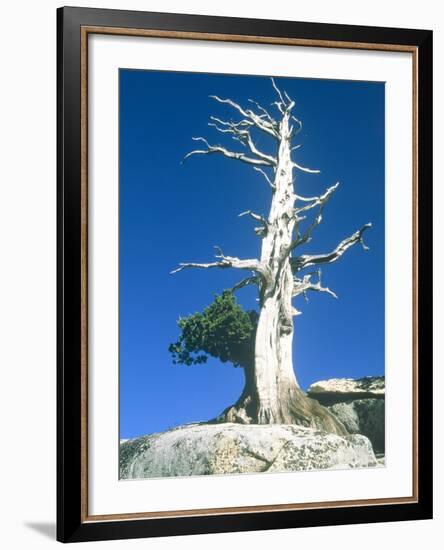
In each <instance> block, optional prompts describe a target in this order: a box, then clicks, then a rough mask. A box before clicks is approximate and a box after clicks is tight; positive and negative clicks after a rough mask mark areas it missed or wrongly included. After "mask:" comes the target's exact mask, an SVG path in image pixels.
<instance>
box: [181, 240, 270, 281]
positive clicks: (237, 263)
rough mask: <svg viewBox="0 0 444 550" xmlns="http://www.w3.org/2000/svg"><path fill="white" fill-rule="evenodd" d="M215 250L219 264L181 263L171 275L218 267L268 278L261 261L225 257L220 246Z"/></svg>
mask: <svg viewBox="0 0 444 550" xmlns="http://www.w3.org/2000/svg"><path fill="white" fill-rule="evenodd" d="M214 248H216V250H217V252H218V253H217V254H215V257H216V258H217V259H218V261H217V262H208V263H196V262H187V263H180V264H179V267H178V268H176V269H174V270H173V271H171V274H173V273H178V272H179V271H182V270H183V269H188V268H199V269H211V268H213V267H218V268H221V269H226V268H228V267H233V268H235V269H247V270H249V271H254V272H256V273H259V274H260V275H262V276H263V277H265V278H267V276H268V274H267V271H266V269H264V267H263V266H262V264H261V263H260V262H259V260H256V259H248V260H241V259H240V258H236V257H233V256H225V255H224V253H223V252H222V250H221V249H220V248H219V247H218V246H215V247H214Z"/></svg>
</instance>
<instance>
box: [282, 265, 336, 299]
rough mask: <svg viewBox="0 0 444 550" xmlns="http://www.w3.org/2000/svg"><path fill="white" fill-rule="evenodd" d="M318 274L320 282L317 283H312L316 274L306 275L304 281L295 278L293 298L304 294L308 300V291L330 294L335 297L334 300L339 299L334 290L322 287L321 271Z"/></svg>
mask: <svg viewBox="0 0 444 550" xmlns="http://www.w3.org/2000/svg"><path fill="white" fill-rule="evenodd" d="M316 274H317V276H318V281H317V282H316V283H312V282H311V277H312V275H314V273H308V274H307V275H304V277H303V278H302V279H299V278H297V277H295V278H294V285H293V294H292V296H293V297H295V296H299V295H300V294H304V296H305V299H308V298H307V295H306V293H307V291H308V290H312V291H314V292H326V293H327V294H330V296H333V298H337V295H336V294H335V293H334V292H333V291H332V290H330V289H329V288H328V287H324V286H322V283H321V270H320V269H319V270H318V271H317V272H316Z"/></svg>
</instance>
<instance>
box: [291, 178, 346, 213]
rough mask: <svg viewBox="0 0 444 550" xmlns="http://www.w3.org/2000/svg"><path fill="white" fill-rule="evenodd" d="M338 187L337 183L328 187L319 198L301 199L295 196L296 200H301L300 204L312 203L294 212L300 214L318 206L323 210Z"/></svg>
mask: <svg viewBox="0 0 444 550" xmlns="http://www.w3.org/2000/svg"><path fill="white" fill-rule="evenodd" d="M338 186H339V182H337V183H335V184H334V185H332V186H331V187H329V188H328V189H327V191H325V193H324V194H323V195H321V196H319V197H310V198H303V197H299V196H296V197H297V199H299V200H301V201H302V202H308V201H313V202H312V203H311V204H308V205H307V206H302V207H301V208H298V209H296V212H297V213H298V214H300V213H301V212H305V211H307V210H311V209H312V208H316V206H320V207H321V208H324V206H325V205H326V204H327V202H328V201H329V200H330V198H331V196H332V195H333V193H334V192H335V191H336V189H337V188H338Z"/></svg>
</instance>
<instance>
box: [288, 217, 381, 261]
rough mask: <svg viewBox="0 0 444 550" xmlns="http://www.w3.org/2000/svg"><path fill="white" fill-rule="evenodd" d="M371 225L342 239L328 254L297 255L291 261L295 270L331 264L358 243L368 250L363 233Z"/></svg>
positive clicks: (366, 225)
mask: <svg viewBox="0 0 444 550" xmlns="http://www.w3.org/2000/svg"><path fill="white" fill-rule="evenodd" d="M370 227H372V224H371V223H366V224H365V225H363V226H362V227H361V229H359V230H358V231H356V233H353V235H351V236H350V237H347V238H346V239H344V240H343V241H341V242H340V243H339V244H338V246H337V247H336V248H335V249H334V250H332V251H331V252H329V253H328V254H317V255H308V254H305V255H303V256H297V257H295V258H291V259H290V263H291V266H292V268H293V271H295V272H297V271H299V270H301V269H303V268H305V267H309V266H311V265H318V264H331V263H333V262H335V261H336V260H338V259H339V258H340V257H341V256H342V255H343V254H344V252H345V251H346V250H348V249H349V248H350V247H352V246H353V245H354V244H356V243H361V245H362V248H363V249H364V250H368V246H366V245H365V243H364V240H363V237H362V235H363V233H364V231H365V230H366V229H369V228H370Z"/></svg>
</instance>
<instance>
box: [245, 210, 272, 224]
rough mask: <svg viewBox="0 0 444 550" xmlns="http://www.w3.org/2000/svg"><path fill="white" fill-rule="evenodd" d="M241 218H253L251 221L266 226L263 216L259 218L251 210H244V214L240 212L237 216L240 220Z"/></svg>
mask: <svg viewBox="0 0 444 550" xmlns="http://www.w3.org/2000/svg"><path fill="white" fill-rule="evenodd" d="M243 216H250V217H251V218H253V220H256V221H258V222H261V223H263V224H264V225H268V222H267V220H266V219H265V218H264V217H263V216H260V215H259V214H255V213H254V212H252V211H251V210H245V212H241V213H240V214H239V218H242V217H243Z"/></svg>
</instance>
